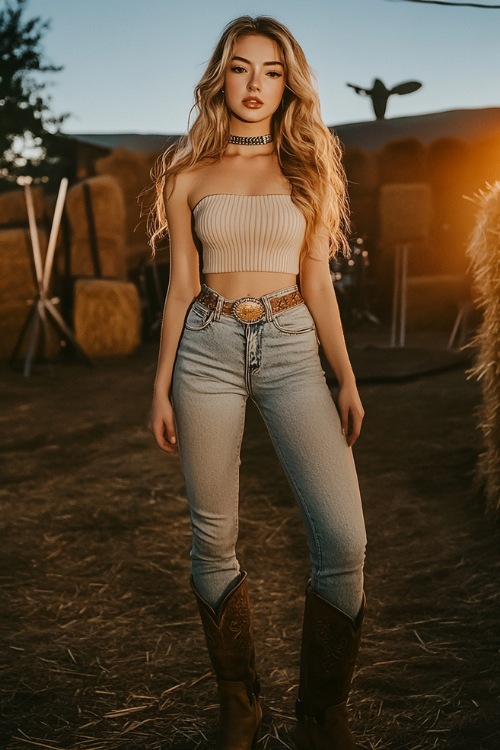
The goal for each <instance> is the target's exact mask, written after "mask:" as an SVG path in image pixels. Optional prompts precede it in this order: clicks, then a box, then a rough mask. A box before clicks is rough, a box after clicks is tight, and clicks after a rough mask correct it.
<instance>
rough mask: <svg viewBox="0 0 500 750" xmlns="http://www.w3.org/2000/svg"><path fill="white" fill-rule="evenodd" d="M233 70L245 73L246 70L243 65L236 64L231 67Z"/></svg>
mask: <svg viewBox="0 0 500 750" xmlns="http://www.w3.org/2000/svg"><path fill="white" fill-rule="evenodd" d="M231 70H232V71H233V73H244V72H245V68H242V66H241V65H234V66H233V67H232V68H231Z"/></svg>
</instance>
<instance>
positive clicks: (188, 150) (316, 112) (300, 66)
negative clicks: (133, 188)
mask: <svg viewBox="0 0 500 750" xmlns="http://www.w3.org/2000/svg"><path fill="white" fill-rule="evenodd" d="M252 34H259V35H261V36H265V37H268V38H269V39H271V40H273V41H274V42H275V43H276V44H277V45H278V48H279V50H280V52H281V55H282V61H283V64H284V68H285V79H286V86H285V93H284V96H283V101H282V106H281V107H279V108H278V109H277V110H276V112H275V113H274V115H273V118H272V122H271V129H272V130H271V132H272V136H273V143H274V147H275V149H276V153H277V157H278V162H279V165H280V168H281V171H282V173H283V175H284V176H285V177H286V178H287V179H288V181H289V182H290V185H291V189H292V191H291V192H292V200H293V201H294V203H295V204H296V205H297V206H298V207H299V208H300V209H301V211H302V213H303V214H304V216H305V219H306V234H305V241H304V249H303V252H307V248H308V247H310V246H311V241H312V238H313V236H314V235H315V233H316V232H318V231H319V230H323V231H324V230H325V229H326V231H327V232H328V236H329V240H330V252H331V254H335V253H337V252H338V251H339V250H340V251H342V252H346V251H347V248H348V244H347V238H346V234H347V231H348V228H349V219H348V206H347V191H346V181H345V175H344V170H343V167H342V161H341V160H342V151H341V147H340V143H339V141H338V138H337V137H336V136H335V135H332V134H331V133H330V131H329V130H328V128H327V127H326V126H325V124H324V123H323V120H322V118H321V112H320V104H319V96H318V92H317V89H316V85H315V78H314V74H313V72H312V70H311V68H310V67H309V65H308V63H307V60H306V57H305V55H304V52H303V50H302V48H301V47H300V45H299V44H298V42H297V41H296V40H295V38H294V37H293V36H292V34H291V32H290V31H289V30H288V29H287V28H286V26H284V25H283V24H281V23H279V21H276V20H275V19H273V18H269V17H268V16H257V17H256V18H252V17H251V16H241V17H239V18H236V19H235V20H234V21H231V22H230V23H229V24H228V25H227V26H226V27H225V29H224V31H223V33H222V36H221V38H220V40H219V42H218V43H217V45H216V47H215V49H214V52H213V54H212V57H211V58H210V61H209V63H208V66H207V68H206V70H205V73H204V74H203V76H202V78H201V80H200V82H199V83H198V85H197V86H196V88H195V104H194V106H193V109H195V110H197V112H198V113H197V116H196V119H195V121H194V122H193V125H192V126H191V128H190V129H189V132H188V134H187V136H184V137H183V138H181V139H180V140H179V142H178V143H177V144H174V145H173V146H171V147H170V148H168V149H167V150H166V151H165V152H164V153H163V154H162V156H161V157H160V158H159V159H158V161H157V163H156V165H155V167H154V168H153V170H152V173H151V175H152V178H153V181H154V190H155V200H154V205H153V208H152V211H151V213H150V217H149V219H150V221H149V226H150V235H151V244H152V246H153V248H154V247H155V244H156V242H157V241H158V240H159V239H160V238H161V237H162V236H164V235H165V234H167V233H168V223H167V217H166V210H165V204H166V195H165V188H166V183H167V180H168V181H170V180H171V179H172V178H173V181H175V177H176V175H178V174H179V173H181V172H184V171H186V170H188V169H190V168H193V167H195V166H196V165H198V164H201V163H203V164H207V163H212V162H217V161H219V160H220V159H221V158H222V155H223V154H224V151H225V149H226V146H227V142H228V138H229V118H230V113H229V110H228V108H227V106H226V102H225V97H224V91H223V87H224V76H225V72H226V69H227V67H228V65H229V63H230V60H231V58H232V55H233V50H234V46H235V43H236V41H237V39H238V38H239V37H242V36H249V35H252Z"/></svg>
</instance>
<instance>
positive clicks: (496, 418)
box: [467, 182, 500, 518]
mask: <svg viewBox="0 0 500 750" xmlns="http://www.w3.org/2000/svg"><path fill="white" fill-rule="evenodd" d="M476 203H477V205H478V207H479V211H478V216H477V222H476V226H475V228H474V232H473V234H472V237H471V242H470V245H469V247H468V250H467V253H468V256H469V258H470V261H471V270H472V274H473V280H474V287H473V292H474V296H475V300H476V303H477V305H478V306H479V307H480V308H481V309H482V311H483V320H482V323H481V325H480V327H479V330H478V333H477V335H476V338H475V340H474V342H473V344H474V345H475V346H476V352H477V353H476V360H475V364H474V367H473V368H472V370H471V373H470V374H471V375H475V376H476V377H477V379H478V380H479V382H480V385H481V391H482V396H483V400H482V406H481V411H480V424H479V427H480V429H481V432H482V435H483V451H482V453H481V455H480V458H479V463H478V466H477V475H478V479H479V481H480V483H481V486H482V487H483V488H484V493H485V496H486V509H487V512H488V513H489V514H491V515H492V516H496V517H497V518H498V517H499V516H500V336H499V331H500V182H496V183H494V184H493V185H490V186H488V188H487V190H485V191H483V192H481V193H479V194H478V195H477V196H476Z"/></svg>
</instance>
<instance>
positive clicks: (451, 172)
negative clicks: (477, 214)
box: [429, 138, 477, 275]
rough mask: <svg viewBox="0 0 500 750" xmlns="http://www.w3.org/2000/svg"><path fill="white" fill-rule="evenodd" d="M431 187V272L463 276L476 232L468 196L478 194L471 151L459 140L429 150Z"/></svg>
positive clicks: (442, 140)
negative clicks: (473, 231)
mask: <svg viewBox="0 0 500 750" xmlns="http://www.w3.org/2000/svg"><path fill="white" fill-rule="evenodd" d="M429 183H430V185H431V189H432V200H433V209H434V220H433V226H432V230H431V231H432V243H433V245H434V246H435V247H436V248H438V252H436V253H433V255H432V268H431V270H432V271H434V272H437V273H459V274H463V275H465V273H466V270H467V259H466V254H465V253H466V247H467V241H468V238H469V237H470V234H471V232H472V230H473V228H474V211H473V207H472V204H471V203H470V201H466V200H464V195H472V193H474V192H475V191H476V190H477V185H476V186H474V185H473V184H472V182H471V149H470V146H469V145H468V144H467V143H463V142H462V141H459V140H457V139H455V138H440V139H439V140H437V141H434V143H432V144H431V146H430V147H429Z"/></svg>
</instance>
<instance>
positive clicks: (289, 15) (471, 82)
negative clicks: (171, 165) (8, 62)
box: [26, 0, 500, 133]
mask: <svg viewBox="0 0 500 750" xmlns="http://www.w3.org/2000/svg"><path fill="white" fill-rule="evenodd" d="M483 2H484V0H483ZM489 4H490V5H495V4H499V3H498V2H494V1H493V0H491V2H490V3H489ZM243 14H249V15H259V14H261V15H272V16H274V17H275V18H277V19H278V20H280V21H281V22H283V23H285V24H286V25H287V26H288V27H289V28H290V30H291V31H292V32H293V33H294V35H295V36H296V37H297V39H298V41H299V42H300V44H301V45H302V47H303V48H304V51H305V53H306V55H307V57H308V59H309V62H310V64H311V66H312V68H313V69H314V71H315V73H316V75H317V78H318V83H319V90H320V95H321V101H322V111H323V117H324V119H325V121H326V123H327V124H329V125H332V124H338V123H343V122H356V121H362V120H368V119H372V117H373V115H372V111H371V105H370V102H369V100H368V99H366V98H364V97H363V98H362V97H360V96H358V95H356V94H355V93H354V91H353V90H352V89H350V88H347V86H346V83H347V82H351V83H355V84H359V85H361V86H365V87H369V86H370V85H371V82H372V79H373V78H375V77H378V78H381V79H382V80H383V81H384V82H385V84H386V85H387V87H388V88H389V87H392V86H394V85H395V84H397V83H400V82H402V81H405V80H415V79H416V80H419V81H421V82H422V83H423V84H424V86H423V88H422V89H420V90H419V91H418V92H416V93H413V94H410V95H407V96H401V97H399V96H395V97H392V98H391V100H390V101H389V106H388V110H387V116H388V117H396V116H400V115H409V114H420V113H425V112H434V111H439V110H446V109H456V108H463V107H465V108H470V107H486V106H500V87H499V82H498V75H497V74H496V72H495V71H498V69H499V67H500V52H499V45H498V40H499V39H500V10H494V9H490V10H488V9H487V10H480V9H475V8H467V7H463V8H457V7H444V6H438V5H424V4H419V3H410V2H404V1H399V0H272V2H270V1H269V0H268V1H267V2H261V1H260V0H255V1H254V0H199V1H196V0H177V1H176V2H174V0H84V1H82V0H29V1H28V4H27V14H26V15H27V17H32V16H34V15H40V16H41V17H42V18H44V19H51V29H50V31H48V32H47V33H46V34H45V36H44V49H45V53H46V57H47V59H48V60H49V61H50V62H53V63H54V64H58V65H63V66H64V70H63V71H62V72H60V73H57V74H53V75H52V76H50V78H51V80H52V81H53V85H52V86H51V88H50V93H51V96H52V102H53V109H54V111H55V113H57V114H59V113H61V112H70V113H71V117H70V118H69V119H68V120H67V122H66V124H65V130H66V131H67V132H79V133H91V132H93V133H95V132H132V131H133V132H143V133H153V132H156V133H180V132H183V131H185V129H186V126H187V118H188V113H189V109H190V107H191V105H192V92H193V87H194V85H195V84H196V82H197V81H198V79H199V78H200V76H201V74H202V72H203V69H204V66H205V63H206V61H207V60H208V58H209V56H210V54H211V51H212V49H213V47H214V45H215V43H216V41H217V38H218V36H219V34H220V32H221V30H222V28H223V27H224V25H225V24H226V23H227V22H228V21H230V20H231V19H233V18H235V17H236V16H238V15H243Z"/></svg>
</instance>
